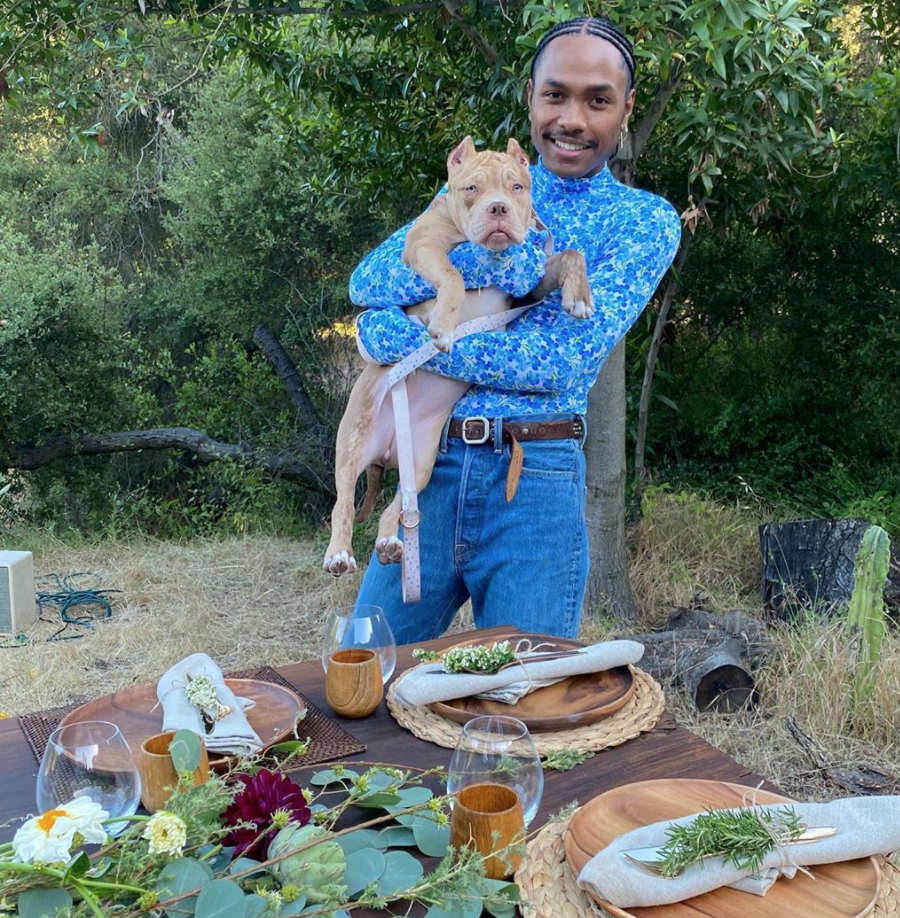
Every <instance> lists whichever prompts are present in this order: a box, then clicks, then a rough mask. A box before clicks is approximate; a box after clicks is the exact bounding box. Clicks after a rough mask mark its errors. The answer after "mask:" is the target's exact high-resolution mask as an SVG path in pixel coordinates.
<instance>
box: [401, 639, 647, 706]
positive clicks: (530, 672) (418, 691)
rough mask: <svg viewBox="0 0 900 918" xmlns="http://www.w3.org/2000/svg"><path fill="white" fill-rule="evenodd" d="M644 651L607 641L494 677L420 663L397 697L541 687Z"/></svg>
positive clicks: (408, 700)
mask: <svg viewBox="0 0 900 918" xmlns="http://www.w3.org/2000/svg"><path fill="white" fill-rule="evenodd" d="M643 654H644V645H643V644H638V643H637V642H636V641H606V642H604V643H602V644H592V645H591V646H590V647H585V648H584V653H578V654H574V655H573V656H571V657H559V658H557V659H555V660H543V661H541V660H540V659H537V660H533V661H531V662H528V661H527V660H526V661H525V662H523V663H521V664H518V665H516V666H510V667H508V668H507V669H501V670H500V672H499V673H496V674H495V675H493V676H480V675H477V674H475V673H453V674H452V675H448V674H447V673H445V672H444V670H443V668H442V667H441V665H440V664H439V663H438V664H434V663H426V664H425V665H423V666H417V667H416V668H415V669H413V670H410V671H409V672H408V673H406V675H404V676H403V677H402V678H401V679H400V681H399V682H398V683H397V686H396V689H395V697H396V698H397V699H398V700H399V701H402V702H403V703H404V704H408V705H417V704H433V703H434V702H436V701H450V700H452V699H454V698H470V697H471V696H473V695H482V693H485V692H493V691H496V690H498V689H508V688H509V687H510V686H514V685H515V684H516V683H525V686H526V689H529V690H530V689H534V688H539V687H540V684H549V683H551V682H558V681H559V680H560V679H566V678H568V677H569V676H581V675H583V674H584V673H599V672H602V671H603V670H606V669H613V668H614V667H616V666H625V665H627V664H628V663H637V661H638V660H640V658H641V657H642V656H643Z"/></svg>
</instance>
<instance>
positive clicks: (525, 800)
mask: <svg viewBox="0 0 900 918" xmlns="http://www.w3.org/2000/svg"><path fill="white" fill-rule="evenodd" d="M473 784H501V785H503V786H504V787H509V788H512V789H513V790H514V791H515V792H516V793H517V794H518V795H519V799H520V800H521V801H522V809H523V811H524V814H525V825H526V826H527V825H529V823H530V822H531V821H532V819H534V817H535V815H536V814H537V811H538V807H539V806H540V805H541V797H542V796H543V793H544V771H543V769H542V768H541V759H540V756H539V755H538V753H537V749H535V748H534V743H533V742H532V739H531V734H530V733H529V732H528V727H526V726H525V724H523V723H522V721H521V720H516V719H515V718H514V717H500V716H493V715H491V716H487V715H486V716H482V717H473V718H472V720H470V721H469V722H468V723H467V724H466V725H465V726H464V727H463V730H462V734H461V735H460V737H459V739H458V740H457V743H456V749H454V750H453V757H452V758H451V759H450V766H449V768H448V769H447V793H449V794H458V793H459V792H460V791H461V790H463V789H464V788H466V787H470V786H471V785H473Z"/></svg>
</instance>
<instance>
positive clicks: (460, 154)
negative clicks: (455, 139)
mask: <svg viewBox="0 0 900 918" xmlns="http://www.w3.org/2000/svg"><path fill="white" fill-rule="evenodd" d="M474 153H475V142H474V141H473V140H472V137H471V136H469V137H466V139H465V140H464V141H463V142H462V143H461V144H460V145H459V146H458V147H457V148H456V149H455V150H454V151H453V152H452V153H451V154H450V158H449V159H448V160H447V171H448V172H452V171H453V170H454V169H456V168H457V167H458V166H461V165H462V164H463V162H464V161H465V159H466V157H467V156H472V155H473V154H474Z"/></svg>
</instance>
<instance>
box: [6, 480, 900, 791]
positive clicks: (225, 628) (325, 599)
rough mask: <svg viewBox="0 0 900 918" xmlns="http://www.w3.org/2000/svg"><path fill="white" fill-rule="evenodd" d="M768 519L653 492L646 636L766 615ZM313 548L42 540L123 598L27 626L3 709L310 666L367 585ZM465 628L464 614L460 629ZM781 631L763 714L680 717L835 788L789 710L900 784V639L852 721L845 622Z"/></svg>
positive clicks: (645, 540) (603, 632)
mask: <svg viewBox="0 0 900 918" xmlns="http://www.w3.org/2000/svg"><path fill="white" fill-rule="evenodd" d="M761 521H762V520H761V518H760V515H759V513H758V511H756V510H754V509H753V508H748V507H744V506H738V505H732V506H725V505H722V504H715V503H711V502H708V501H704V500H702V499H701V498H699V497H697V496H696V495H688V496H682V495H672V494H666V493H664V492H660V491H656V492H651V496H650V500H649V501H648V503H647V513H646V517H645V519H644V521H643V523H642V525H641V526H640V527H639V528H638V529H637V530H636V531H635V532H633V533H632V534H631V552H632V555H631V557H632V565H631V574H632V584H633V586H634V590H635V595H636V599H637V602H638V607H639V616H640V623H639V626H638V627H639V628H641V629H645V628H650V627H659V626H660V625H662V624H663V623H664V621H665V617H666V615H667V613H668V612H669V611H670V610H671V609H672V608H673V607H676V606H686V605H690V603H691V601H692V599H693V598H694V596H695V594H696V593H697V592H698V591H699V592H701V593H703V594H705V595H706V597H707V599H706V603H705V604H706V607H707V608H710V609H712V610H713V611H718V612H724V611H726V610H728V609H731V608H741V609H744V610H745V611H746V612H748V613H749V614H751V615H754V614H755V615H759V614H761V608H760V601H761V600H760V595H759V583H760V571H759V548H758V535H757V527H758V525H759V523H760V522H761ZM319 541H321V540H320V539H317V540H315V541H314V542H307V543H298V542H295V541H289V540H280V539H275V538H262V537H253V538H243V539H230V540H223V541H212V540H196V541H193V542H191V543H188V544H185V545H181V544H172V543H163V542H152V541H135V542H115V543H105V544H103V545H101V546H99V547H84V546H82V547H77V548H74V547H71V546H67V545H64V544H62V543H59V542H55V541H52V540H50V539H48V538H44V539H43V540H41V541H40V543H39V547H38V550H37V552H36V566H37V570H38V574H39V575H40V576H43V577H46V576H48V575H50V574H53V573H59V574H65V573H67V572H71V571H92V572H96V573H98V574H100V575H101V577H102V580H103V587H105V588H107V589H117V590H121V591H122V593H121V594H115V597H116V598H115V600H114V606H113V615H112V617H111V618H110V619H109V620H106V621H100V622H98V623H97V626H96V629H95V630H94V631H92V632H88V633H87V636H86V637H84V638H82V639H80V640H73V641H62V642H55V643H46V642H44V638H45V637H47V636H49V635H50V634H52V633H53V632H54V631H55V630H57V628H58V627H59V625H58V623H55V624H53V623H47V624H39V625H38V626H36V627H34V628H32V629H30V630H29V637H30V638H31V639H32V642H31V643H29V644H28V645H26V646H23V647H20V648H17V649H9V650H0V711H5V712H8V713H11V714H19V713H25V712H27V711H32V710H37V709H41V708H45V707H50V706H53V705H56V704H61V703H65V702H67V701H70V700H72V699H74V698H80V697H89V696H95V695H100V694H103V693H105V692H110V691H113V690H115V689H117V688H121V687H123V686H126V685H130V684H132V683H135V682H146V681H152V680H153V679H155V678H156V677H157V676H158V675H159V674H160V673H161V672H162V671H163V670H164V669H165V668H166V667H167V666H168V665H170V664H171V663H173V662H175V661H176V660H177V659H179V658H181V657H183V656H184V655H186V654H188V653H191V652H193V651H196V650H204V651H206V652H207V653H210V654H211V655H212V656H213V657H214V658H215V659H216V660H217V661H218V662H219V663H220V664H221V665H222V667H223V668H224V669H225V670H226V671H228V670H233V669H239V668H244V667H248V666H252V665H258V664H263V663H268V664H272V665H276V666H277V665H279V664H282V663H286V662H289V661H297V660H303V659H309V658H314V657H316V656H317V655H318V652H319V645H320V641H321V635H322V630H323V626H324V620H325V615H326V613H327V611H328V610H329V609H331V608H335V607H337V606H340V605H346V604H348V603H349V602H351V601H352V599H353V597H354V594H355V591H356V589H357V584H358V581H357V580H356V579H353V580H350V581H333V580H331V579H330V578H327V577H325V576H324V575H322V574H321V573H320V570H319V563H320V554H321V551H322V548H323V546H322V545H320V544H319ZM470 621H471V618H470V615H469V614H468V613H464V615H463V616H462V619H461V621H460V622H459V623H458V624H457V627H465V626H467V625H469V624H470ZM71 630H75V629H71ZM613 631H614V626H613V625H612V624H611V623H609V622H593V621H586V622H585V625H584V628H583V633H582V637H583V638H586V639H598V638H603V637H607V636H609V635H610V634H611V633H613ZM773 637H774V640H775V642H776V645H777V647H778V648H779V649H778V652H777V653H776V654H775V656H774V657H773V658H772V660H771V661H770V663H769V665H768V667H767V668H766V669H764V670H762V671H761V672H759V673H758V674H757V677H758V682H759V687H760V690H761V695H762V703H761V705H760V708H759V709H758V710H757V711H755V712H752V713H748V714H735V715H710V714H703V715H698V714H697V712H696V711H693V710H692V709H691V708H690V706H689V705H688V704H687V702H686V701H685V699H684V697H683V695H682V694H681V693H680V692H679V690H678V689H677V688H673V687H669V688H668V690H667V692H668V699H669V705H670V708H671V709H672V710H673V711H674V713H675V715H676V717H677V718H678V720H679V722H681V723H683V724H684V725H685V726H687V727H688V728H689V729H691V730H693V731H694V732H696V733H698V734H700V735H701V736H703V737H704V738H705V739H707V740H708V741H709V742H711V743H713V744H714V745H716V746H718V747H719V748H721V749H723V750H724V751H726V752H728V753H729V754H730V755H732V756H733V757H734V758H736V759H737V760H738V761H740V762H742V763H743V764H744V765H746V766H747V767H748V768H750V769H752V770H753V771H756V772H758V773H760V774H763V775H766V776H767V777H768V778H769V779H770V780H772V781H773V782H775V783H776V784H778V785H780V786H781V787H783V788H784V789H785V790H786V791H788V792H790V793H793V794H796V795H798V796H802V797H805V798H825V797H829V796H833V795H835V793H837V791H836V789H835V788H833V787H831V786H829V785H826V784H825V783H824V781H823V780H822V776H821V772H820V771H819V769H818V768H817V767H816V764H815V763H813V762H811V761H810V759H809V758H808V757H807V755H806V753H804V752H803V750H801V748H800V747H799V746H798V745H797V744H796V743H795V742H794V740H793V739H792V738H791V737H790V735H789V733H788V732H787V729H786V727H785V723H784V718H785V716H786V715H788V714H791V715H793V716H794V717H795V718H796V719H797V721H798V723H799V724H800V725H801V727H802V728H803V729H804V730H805V731H806V732H807V733H809V734H811V735H812V736H813V737H814V738H815V739H816V741H817V742H818V743H819V745H820V746H821V749H822V754H821V759H822V764H827V765H842V766H846V767H852V766H854V765H860V764H867V765H870V766H874V767H877V768H881V769H883V770H886V771H892V772H894V773H897V774H900V745H898V741H897V738H896V737H897V731H898V727H900V705H898V700H900V638H898V637H897V635H896V634H892V635H890V636H889V638H888V640H887V641H886V642H885V645H884V649H883V652H882V659H881V663H880V666H879V669H878V673H877V678H876V682H875V689H874V692H873V695H872V698H871V699H870V701H869V702H867V703H866V704H864V705H862V706H858V707H857V709H856V710H855V711H854V710H853V705H852V688H851V682H852V673H853V662H854V653H853V647H852V642H850V641H849V640H848V638H847V635H846V633H845V632H844V631H843V630H842V629H841V628H840V625H839V624H838V623H832V624H830V625H823V624H821V623H807V624H806V625H804V626H801V627H798V628H795V629H791V630H783V631H778V632H775V633H774V635H773Z"/></svg>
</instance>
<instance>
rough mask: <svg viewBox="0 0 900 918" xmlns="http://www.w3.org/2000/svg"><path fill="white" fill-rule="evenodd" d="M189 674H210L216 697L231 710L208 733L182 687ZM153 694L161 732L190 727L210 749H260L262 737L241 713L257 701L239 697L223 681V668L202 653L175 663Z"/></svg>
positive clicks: (234, 751)
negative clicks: (159, 706)
mask: <svg viewBox="0 0 900 918" xmlns="http://www.w3.org/2000/svg"><path fill="white" fill-rule="evenodd" d="M188 676H192V677H194V676H209V677H210V679H211V680H212V683H213V685H214V686H215V689H216V698H218V700H219V702H220V703H221V704H223V705H227V706H229V707H231V709H232V710H231V712H230V713H229V714H226V715H225V716H224V717H222V718H221V719H220V720H217V721H216V722H215V724H213V728H212V730H211V731H210V732H209V733H207V732H206V727H205V724H204V723H203V718H202V717H201V716H200V711H199V710H197V708H196V707H194V705H192V704H191V703H190V701H188V697H187V693H186V692H185V687H186V686H187V683H188V679H187V677H188ZM156 697H157V698H159V701H160V704H162V707H163V732H168V731H169V730H193V731H194V733H198V734H199V735H200V736H202V737H203V740H204V742H205V743H206V748H207V749H208V750H209V751H210V752H221V753H227V754H237V755H253V754H254V753H256V752H259V750H260V749H262V745H263V744H262V740H260V738H259V737H258V736H257V735H256V731H254V729H253V727H251V726H250V723H249V721H248V720H247V716H246V714H245V713H244V712H245V711H249V710H250V708H252V707H253V706H254V705H255V704H256V702H255V701H251V700H250V699H249V698H238V697H237V696H236V695H235V694H234V692H232V691H231V689H230V688H228V686H227V685H226V684H225V677H224V676H223V675H222V670H221V669H219V667H218V666H217V665H216V664H215V663H214V662H213V660H212V658H211V657H209V656H208V655H207V654H205V653H194V654H191V656H189V657H185V658H184V659H183V660H181V661H180V662H178V663H176V664H175V665H174V666H173V667H172V668H171V669H169V670H167V671H166V673H165V674H164V675H163V676H162V678H161V679H160V680H159V683H158V684H157V686H156Z"/></svg>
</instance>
